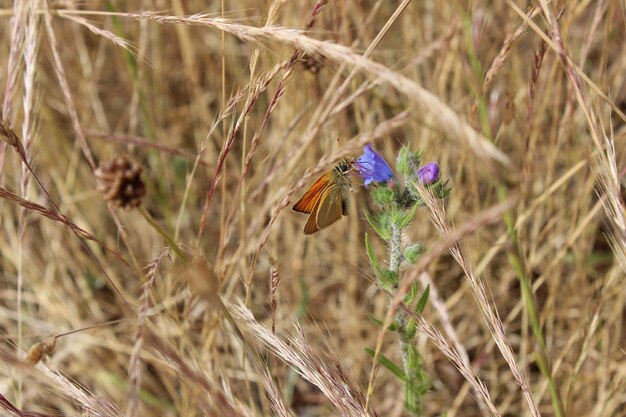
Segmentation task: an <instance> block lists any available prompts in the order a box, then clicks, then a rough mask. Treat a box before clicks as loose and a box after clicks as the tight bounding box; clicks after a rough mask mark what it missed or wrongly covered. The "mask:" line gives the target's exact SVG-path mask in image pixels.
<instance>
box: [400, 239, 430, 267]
mask: <svg viewBox="0 0 626 417" xmlns="http://www.w3.org/2000/svg"><path fill="white" fill-rule="evenodd" d="M424 249H425V246H424V244H423V243H422V242H418V243H415V244H413V245H409V246H407V247H406V248H404V254H403V256H404V259H405V260H406V261H407V262H408V263H410V264H414V263H416V262H417V260H418V259H419V257H420V255H421V254H422V253H424Z"/></svg>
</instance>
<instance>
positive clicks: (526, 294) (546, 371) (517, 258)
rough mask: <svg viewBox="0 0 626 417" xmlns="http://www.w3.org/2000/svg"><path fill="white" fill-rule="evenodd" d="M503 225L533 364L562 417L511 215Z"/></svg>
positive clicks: (501, 194) (503, 192)
mask: <svg viewBox="0 0 626 417" xmlns="http://www.w3.org/2000/svg"><path fill="white" fill-rule="evenodd" d="M498 195H499V197H500V198H501V199H504V198H505V197H506V190H505V189H504V188H503V187H500V188H498ZM504 223H505V226H506V229H507V233H508V235H509V239H510V240H511V243H512V250H511V251H510V252H509V254H508V259H509V263H510V264H511V266H512V267H513V270H514V271H515V274H516V275H517V278H518V280H519V282H520V288H521V291H522V298H523V300H524V305H525V307H526V313H527V314H528V320H529V322H530V328H531V330H532V332H533V336H534V338H535V342H536V344H537V346H538V348H539V349H538V352H537V355H536V359H535V362H536V363H537V366H538V367H539V370H540V371H541V373H542V375H543V376H544V378H546V379H547V380H548V391H549V393H550V401H551V402H552V408H553V409H554V414H555V415H556V417H563V416H564V415H565V411H564V410H563V402H562V400H561V395H560V394H559V388H558V386H557V384H556V381H555V380H554V377H553V376H552V370H551V366H550V359H549V357H548V349H547V347H546V341H545V338H544V336H543V331H542V330H541V322H540V319H539V310H538V309H537V303H536V301H535V297H534V294H533V291H532V284H531V282H530V279H529V277H528V275H527V274H526V266H525V265H524V261H523V259H524V258H523V256H522V253H523V252H522V249H521V247H520V243H519V239H518V238H517V232H516V231H515V222H514V221H513V215H512V214H511V213H510V212H507V213H506V214H505V216H504Z"/></svg>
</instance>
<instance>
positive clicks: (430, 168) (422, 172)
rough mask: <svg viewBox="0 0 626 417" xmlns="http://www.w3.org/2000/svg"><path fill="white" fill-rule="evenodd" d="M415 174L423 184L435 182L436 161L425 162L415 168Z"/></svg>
mask: <svg viewBox="0 0 626 417" xmlns="http://www.w3.org/2000/svg"><path fill="white" fill-rule="evenodd" d="M417 176H418V177H419V179H420V181H422V184H424V185H428V184H432V183H433V182H436V181H437V180H438V179H439V164H437V163H436V162H429V163H427V164H426V165H424V166H423V167H421V168H420V169H418V170H417Z"/></svg>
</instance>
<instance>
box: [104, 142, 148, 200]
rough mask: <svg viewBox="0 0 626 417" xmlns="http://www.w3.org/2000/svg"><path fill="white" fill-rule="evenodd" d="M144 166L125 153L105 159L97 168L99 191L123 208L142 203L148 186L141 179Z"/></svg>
mask: <svg viewBox="0 0 626 417" xmlns="http://www.w3.org/2000/svg"><path fill="white" fill-rule="evenodd" d="M142 171H143V168H142V167H141V165H139V164H138V163H137V162H135V161H134V160H133V159H132V158H130V157H129V156H128V155H126V154H125V153H123V154H120V155H117V156H116V157H115V158H113V159H111V160H109V161H103V162H102V163H101V164H100V166H99V167H98V169H97V170H96V173H95V174H96V183H97V186H98V191H100V192H101V193H102V194H103V195H104V199H105V200H106V201H108V202H110V203H112V204H113V205H115V206H117V207H121V208H135V207H139V206H140V205H141V202H142V199H143V196H144V195H145V194H146V186H145V185H144V183H143V181H142V180H141V172H142Z"/></svg>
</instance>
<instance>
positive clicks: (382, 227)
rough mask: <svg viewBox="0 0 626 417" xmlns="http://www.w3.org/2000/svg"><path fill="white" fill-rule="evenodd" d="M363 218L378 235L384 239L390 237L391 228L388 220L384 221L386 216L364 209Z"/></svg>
mask: <svg viewBox="0 0 626 417" xmlns="http://www.w3.org/2000/svg"><path fill="white" fill-rule="evenodd" d="M365 219H366V220H367V222H368V223H369V224H370V225H371V226H372V228H373V229H374V230H376V233H378V236H380V237H381V238H382V239H384V240H389V239H391V228H390V227H389V222H388V221H386V218H383V217H382V216H378V215H377V214H375V213H370V212H369V211H367V210H365Z"/></svg>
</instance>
